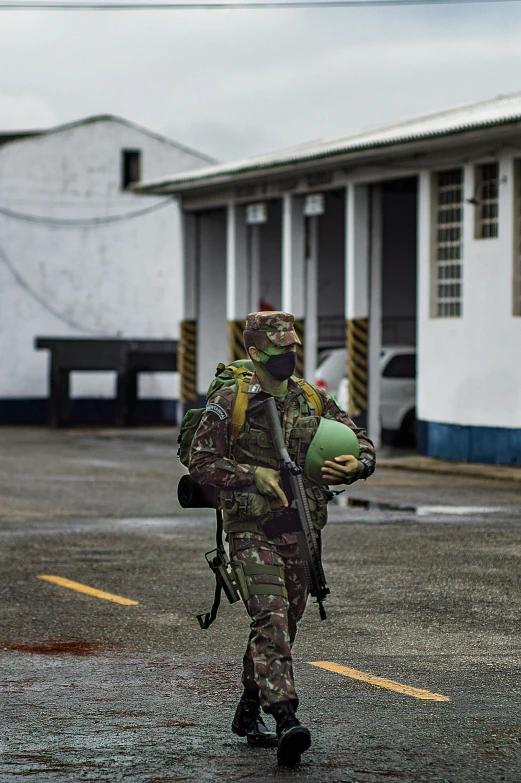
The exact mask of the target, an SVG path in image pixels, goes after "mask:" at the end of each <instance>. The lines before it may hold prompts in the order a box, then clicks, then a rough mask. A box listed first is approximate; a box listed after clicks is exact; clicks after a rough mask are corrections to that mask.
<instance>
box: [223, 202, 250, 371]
mask: <svg viewBox="0 0 521 783" xmlns="http://www.w3.org/2000/svg"><path fill="white" fill-rule="evenodd" d="M247 260H248V256H247V226H246V210H245V208H244V207H241V206H238V205H237V204H235V203H234V202H230V203H229V204H228V208H227V221H226V314H227V319H228V340H229V355H228V360H229V361H230V362H233V361H235V360H236V359H245V358H246V351H245V350H244V344H243V341H242V333H243V331H244V325H245V319H246V315H247V313H248V312H249V310H248V309H247V305H248V302H247V279H248V269H247Z"/></svg>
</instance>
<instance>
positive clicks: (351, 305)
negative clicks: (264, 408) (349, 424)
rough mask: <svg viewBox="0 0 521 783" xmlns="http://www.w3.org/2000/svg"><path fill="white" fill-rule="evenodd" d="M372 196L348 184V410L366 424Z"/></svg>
mask: <svg viewBox="0 0 521 783" xmlns="http://www.w3.org/2000/svg"><path fill="white" fill-rule="evenodd" d="M370 210H371V207H370V198H369V187H368V186H367V185H355V184H353V183H351V184H349V185H348V186H347V198H346V239H347V241H346V299H345V300H346V321H347V353H348V358H347V377H348V384H349V410H348V413H349V414H350V415H351V416H352V417H355V418H356V419H357V421H358V422H359V423H360V424H361V425H362V426H365V425H366V420H367V407H368V383H367V382H368V326H369V258H370V255H369V253H370V250H369V248H370V233H369V223H370V214H371V213H370Z"/></svg>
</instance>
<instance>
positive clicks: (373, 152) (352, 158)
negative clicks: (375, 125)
mask: <svg viewBox="0 0 521 783" xmlns="http://www.w3.org/2000/svg"><path fill="white" fill-rule="evenodd" d="M520 125H521V116H515V117H510V118H506V119H502V120H495V121H492V122H490V123H486V124H480V125H475V126H470V127H469V126H467V127H463V128H453V129H450V130H448V131H446V132H444V131H441V132H440V131H437V132H435V133H432V134H428V135H425V136H420V137H413V138H404V139H393V140H391V141H389V142H387V141H383V142H378V143H376V144H368V145H360V147H358V148H356V149H351V150H347V151H324V152H323V153H315V154H314V155H309V156H307V157H305V156H302V157H300V158H293V159H289V160H282V161H273V163H270V164H265V165H262V166H250V167H248V168H245V167H244V168H241V169H239V170H237V171H233V170H231V171H229V172H224V173H216V174H211V173H209V174H208V175H206V176H204V175H203V176H201V177H192V178H189V179H185V180H183V179H182V178H179V180H177V181H170V182H169V181H165V180H162V181H157V180H156V181H155V182H150V183H146V182H145V183H142V184H141V185H136V186H134V187H133V188H132V189H133V190H134V192H135V193H139V194H141V195H176V194H182V193H187V192H190V191H196V190H201V189H206V188H219V187H221V188H222V187H225V186H227V185H234V184H236V183H240V182H244V181H251V180H252V179H255V180H257V179H263V178H269V177H272V176H279V175H281V174H282V175H284V174H287V173H289V172H291V173H297V172H305V171H307V170H310V169H316V168H317V167H320V168H323V167H324V166H327V167H335V166H338V165H343V164H349V163H353V162H357V163H370V162H371V160H373V159H379V158H381V157H382V156H383V155H391V156H392V155H394V154H401V153H403V152H404V151H405V150H407V152H408V153H409V152H410V153H411V154H417V153H421V152H423V151H424V149H425V148H426V147H428V148H429V149H432V144H433V142H436V146H437V147H446V146H448V145H450V143H451V142H453V141H454V140H455V139H458V140H460V139H462V137H466V139H468V140H471V139H472V138H473V137H474V136H480V137H482V135H483V132H484V131H489V132H490V131H492V132H493V131H498V130H500V129H502V128H506V127H508V128H510V129H512V128H513V127H516V126H520ZM488 135H490V134H488Z"/></svg>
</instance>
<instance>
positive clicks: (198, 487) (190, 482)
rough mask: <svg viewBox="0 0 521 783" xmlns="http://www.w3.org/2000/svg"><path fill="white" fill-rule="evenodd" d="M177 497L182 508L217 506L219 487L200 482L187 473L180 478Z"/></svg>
mask: <svg viewBox="0 0 521 783" xmlns="http://www.w3.org/2000/svg"><path fill="white" fill-rule="evenodd" d="M177 499H178V501H179V505H180V506H181V507H182V508H217V489H216V488H215V487H210V486H202V484H198V483H197V481H194V479H193V478H192V477H191V476H190V474H189V473H186V474H185V475H184V476H181V478H180V479H179V483H178V485H177Z"/></svg>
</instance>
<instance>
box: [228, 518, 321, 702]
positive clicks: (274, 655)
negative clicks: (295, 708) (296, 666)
mask: <svg viewBox="0 0 521 783" xmlns="http://www.w3.org/2000/svg"><path fill="white" fill-rule="evenodd" d="M228 537H229V543H230V555H231V557H232V559H234V560H240V561H242V562H243V563H244V565H261V564H262V565H272V566H279V567H281V568H282V573H283V577H282V578H280V577H278V576H275V575H255V576H252V577H250V578H251V580H252V585H255V584H273V585H282V584H283V585H284V586H285V588H286V590H287V598H286V597H285V596H283V595H269V594H268V595H251V596H250V597H249V599H248V601H247V602H246V608H247V610H248V614H249V615H250V618H251V624H250V628H251V631H250V638H249V640H248V646H247V648H246V653H245V655H244V659H243V675H242V682H243V685H244V687H245V688H248V689H250V688H251V689H256V688H258V690H259V694H260V703H261V707H263V708H264V710H266V709H267V708H268V707H270V705H272V704H275V703H277V702H281V701H289V700H294V701H295V703H296V704H298V697H297V694H296V691H295V683H294V678H293V662H292V656H291V648H292V646H293V642H294V641H295V636H296V634H297V623H298V622H299V620H300V619H301V617H302V615H303V614H304V610H305V608H306V601H307V597H308V586H307V579H306V572H305V568H304V563H303V561H302V558H301V557H300V552H299V549H298V545H297V543H296V538H295V535H294V534H291V533H285V534H284V535H282V536H279V537H277V538H275V539H273V540H269V539H268V538H266V536H263V535H260V534H258V533H229V534H228Z"/></svg>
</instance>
